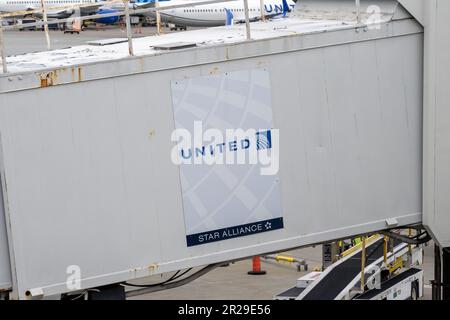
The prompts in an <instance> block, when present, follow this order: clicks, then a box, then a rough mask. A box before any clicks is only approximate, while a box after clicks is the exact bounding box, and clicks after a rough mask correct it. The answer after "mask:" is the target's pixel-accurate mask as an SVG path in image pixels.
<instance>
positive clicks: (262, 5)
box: [259, 0, 266, 21]
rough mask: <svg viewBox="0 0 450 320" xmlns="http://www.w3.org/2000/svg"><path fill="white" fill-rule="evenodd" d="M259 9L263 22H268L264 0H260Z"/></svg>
mask: <svg viewBox="0 0 450 320" xmlns="http://www.w3.org/2000/svg"><path fill="white" fill-rule="evenodd" d="M259 7H260V8H261V9H260V10H261V21H266V15H265V14H264V0H259Z"/></svg>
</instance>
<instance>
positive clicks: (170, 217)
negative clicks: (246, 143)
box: [0, 21, 423, 297]
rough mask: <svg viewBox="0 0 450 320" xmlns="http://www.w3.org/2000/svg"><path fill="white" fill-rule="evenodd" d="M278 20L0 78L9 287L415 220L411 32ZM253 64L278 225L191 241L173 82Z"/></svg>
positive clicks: (203, 260) (54, 285) (155, 267)
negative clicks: (268, 110)
mask: <svg viewBox="0 0 450 320" xmlns="http://www.w3.org/2000/svg"><path fill="white" fill-rule="evenodd" d="M279 23H281V22H273V24H271V23H266V24H265V29H264V31H263V32H262V33H261V34H262V35H265V36H268V37H269V36H270V37H274V38H273V39H267V40H265V41H251V42H245V43H244V42H238V43H233V44H230V45H228V44H223V45H217V41H218V40H217V32H216V30H214V31H211V30H205V31H203V33H200V32H196V33H194V35H196V37H198V38H197V40H196V41H199V39H202V36H204V37H205V38H208V36H209V35H211V33H214V35H215V37H216V38H215V39H216V40H214V41H216V42H215V43H216V45H215V46H214V45H208V46H205V47H202V48H195V49H192V50H183V51H181V52H178V53H174V54H173V55H171V57H176V59H173V60H167V58H166V59H165V60H164V59H162V58H164V57H166V55H165V54H163V55H153V56H152V55H150V56H143V57H140V58H136V59H123V60H120V61H117V62H114V61H113V62H105V63H94V64H90V65H83V67H82V79H75V80H74V79H71V78H70V71H68V72H69V76H66V78H65V76H64V75H63V73H62V75H61V78H60V79H57V80H58V81H62V83H70V84H67V85H58V84H61V83H59V82H56V83H55V85H54V86H51V87H46V88H39V89H30V90H22V89H26V88H36V87H38V86H39V84H38V83H40V82H39V76H40V75H41V73H37V74H36V73H34V71H33V72H25V73H23V74H20V75H12V76H10V77H9V78H10V79H11V80H7V79H6V78H3V79H2V78H0V92H3V93H2V94H0V134H1V147H2V151H3V159H2V163H3V165H4V171H3V172H2V175H3V176H4V178H5V181H4V185H7V186H8V189H7V191H6V190H4V194H5V197H7V199H8V203H9V206H8V208H7V209H8V211H7V216H8V217H9V218H10V222H11V225H10V227H9V228H8V232H9V238H10V239H11V242H12V248H13V252H12V254H14V255H15V259H14V261H13V270H14V274H16V275H17V279H18V280H17V283H16V284H15V286H14V289H15V294H16V295H17V296H19V297H24V294H25V291H26V290H29V289H35V288H42V290H43V292H44V293H45V294H46V295H50V294H53V293H57V292H62V291H66V290H67V289H66V286H65V281H66V279H67V276H68V275H67V274H66V268H67V267H68V266H69V265H79V266H80V267H81V272H82V278H83V281H82V286H83V287H94V286H98V285H102V284H106V283H112V282H118V281H124V280H127V279H132V278H138V277H143V276H147V275H150V274H155V273H161V272H167V271H171V270H176V269H179V268H185V267H190V266H196V265H202V264H208V263H213V262H218V261H224V260H230V259H238V258H242V257H247V256H252V255H255V254H261V253H265V252H273V251H278V250H285V249H287V248H292V247H297V246H302V245H308V244H311V243H317V242H321V241H327V240H331V239H335V238H340V237H345V236H350V235H354V234H359V233H364V232H370V231H375V230H379V229H383V228H385V227H386V224H385V221H386V219H388V218H396V219H397V220H398V222H399V225H405V224H409V223H417V222H420V221H421V206H422V205H421V178H420V176H421V165H422V161H421V121H422V113H421V101H422V94H421V92H422V90H421V83H422V74H421V70H422V39H423V38H422V33H421V29H420V28H418V27H417V24H416V23H414V22H412V21H398V22H391V23H389V24H387V25H383V26H382V28H381V29H380V30H371V31H367V32H361V30H358V31H359V32H356V31H355V29H352V28H350V27H349V26H346V27H344V28H343V29H340V30H339V31H337V30H334V31H332V32H317V31H319V30H318V29H314V31H313V32H312V33H311V34H305V35H299V34H298V33H292V34H291V35H289V33H290V30H289V29H287V30H285V31H283V32H284V35H285V36H284V37H277V36H276V35H278V33H277V32H278V31H276V30H273V29H276V27H279V26H280V25H279ZM392 24H395V25H392ZM239 30H240V29H239V28H236V31H235V32H237V33H239V32H240V31H239ZM270 30H273V31H270ZM255 34H257V33H255ZM265 36H264V37H265ZM264 37H263V38H264ZM161 38H164V37H161ZM168 38H169V37H167V38H164V39H168ZM170 39H172V38H170ZM142 41H143V42H142V47H141V48H143V47H144V45H145V46H147V45H148V43H147V42H146V41H148V40H145V39H144V40H142ZM224 42H226V41H224ZM113 46H114V47H113V48H115V49H114V50H116V49H117V50H118V51H119V52H121V50H122V49H123V48H122V47H121V46H122V44H117V45H113ZM120 48H122V49H120ZM135 48H138V50H139V46H135ZM304 49H309V50H304ZM75 50H78V49H75ZM114 50H113V51H114ZM141 52H143V51H141ZM167 56H169V54H167ZM36 57H37V58H39V57H42V58H43V59H44V58H45V57H46V58H48V54H38V55H37V56H36ZM114 57H116V58H119V57H120V55H118V54H117V52H114ZM46 58H45V59H46ZM84 58H85V57H84ZM84 58H83V59H84ZM27 59H28V58H27ZM45 59H44V60H45ZM104 59H106V58H105V56H102V57H101V59H100V60H104ZM45 61H47V60H45ZM83 61H84V62H87V61H86V60H83ZM92 61H95V57H94V58H93V60H92ZM92 61H91V62H92ZM75 62H76V61H75ZM374 62H375V63H374ZM46 63H47V62H46ZM137 65H139V68H140V69H139V68H138V67H137ZM22 67H23V66H22ZM22 67H21V68H22ZM46 67H48V66H46ZM257 68H265V69H267V70H269V73H270V81H271V84H272V92H271V96H272V98H271V100H272V108H273V119H274V120H273V121H274V127H275V128H279V129H280V138H281V142H280V143H281V166H280V181H281V186H280V188H281V191H282V196H281V198H282V208H283V210H284V212H283V217H284V219H285V228H284V229H282V230H277V231H274V232H269V233H265V234H259V235H252V236H248V237H245V238H238V239H231V240H227V241H223V242H217V243H211V244H207V245H201V246H196V247H191V248H188V247H186V242H185V225H184V218H183V211H182V202H181V186H180V177H179V170H178V167H177V166H174V165H173V164H172V162H171V161H170V153H171V149H172V147H173V144H172V143H171V142H170V135H171V133H172V131H173V129H174V128H175V125H174V118H173V112H172V98H171V87H170V83H171V81H172V80H176V79H189V78H192V77H197V76H201V75H208V74H214V73H224V72H230V71H237V70H244V69H257ZM22 70H24V69H22ZM28 70H30V71H31V70H35V69H34V68H29V69H28ZM139 70H141V71H139ZM36 76H37V77H36ZM66 81H67V82H66ZM74 82H76V83H74ZM33 101H42V102H43V103H40V104H35V103H33Z"/></svg>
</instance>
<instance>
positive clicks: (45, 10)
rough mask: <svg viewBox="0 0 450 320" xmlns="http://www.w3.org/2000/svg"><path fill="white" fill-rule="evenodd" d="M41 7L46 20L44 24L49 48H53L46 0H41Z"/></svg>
mask: <svg viewBox="0 0 450 320" xmlns="http://www.w3.org/2000/svg"><path fill="white" fill-rule="evenodd" d="M41 9H42V17H43V20H44V22H45V24H44V32H45V40H46V42H47V50H51V48H52V47H51V43H50V34H49V33H48V23H47V22H48V20H47V9H45V0H41Z"/></svg>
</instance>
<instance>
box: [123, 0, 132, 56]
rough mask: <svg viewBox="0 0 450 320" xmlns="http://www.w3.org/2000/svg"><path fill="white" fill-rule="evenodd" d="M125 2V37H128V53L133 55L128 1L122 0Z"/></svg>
mask: <svg viewBox="0 0 450 320" xmlns="http://www.w3.org/2000/svg"><path fill="white" fill-rule="evenodd" d="M124 3H125V24H126V27H127V39H128V53H129V54H130V56H134V50H133V34H132V32H131V20H130V8H129V4H130V2H129V1H128V0H125V1H124Z"/></svg>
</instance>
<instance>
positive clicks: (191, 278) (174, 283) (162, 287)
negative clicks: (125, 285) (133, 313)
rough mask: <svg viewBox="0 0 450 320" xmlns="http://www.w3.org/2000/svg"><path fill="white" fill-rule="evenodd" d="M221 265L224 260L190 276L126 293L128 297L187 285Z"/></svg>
mask: <svg viewBox="0 0 450 320" xmlns="http://www.w3.org/2000/svg"><path fill="white" fill-rule="evenodd" d="M221 265H223V262H221V263H214V264H210V265H208V266H206V267H204V268H203V269H200V270H198V271H197V272H195V273H193V274H191V275H189V276H188V277H185V278H183V279H181V280H178V281H171V282H170V283H165V284H162V285H155V286H152V287H147V288H146V287H143V288H141V289H137V290H132V291H127V292H126V293H125V294H126V296H127V297H133V296H138V295H141V294H146V293H151V292H156V291H161V290H167V289H172V288H176V287H180V286H182V285H185V284H187V283H189V282H192V281H194V280H196V279H198V278H200V277H201V276H203V275H205V274H207V273H208V272H210V271H212V270H214V269H215V268H217V267H219V266H221ZM180 276H181V275H180ZM180 276H179V277H180Z"/></svg>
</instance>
